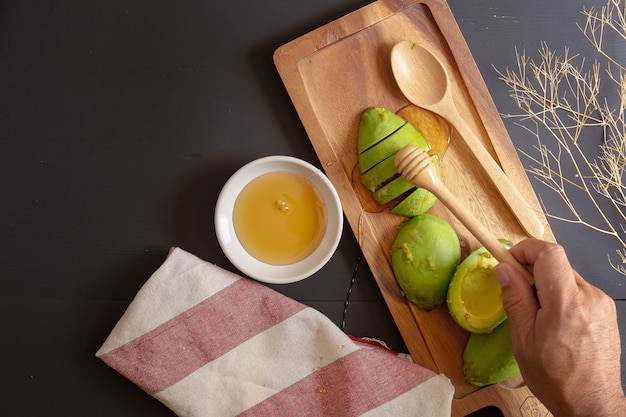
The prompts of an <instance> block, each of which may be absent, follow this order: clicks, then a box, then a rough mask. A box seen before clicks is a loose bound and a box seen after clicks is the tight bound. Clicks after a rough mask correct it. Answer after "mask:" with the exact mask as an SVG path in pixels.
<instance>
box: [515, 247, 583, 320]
mask: <svg viewBox="0 0 626 417" xmlns="http://www.w3.org/2000/svg"><path fill="white" fill-rule="evenodd" d="M510 252H511V254H512V255H513V256H514V257H515V258H516V259H517V260H518V261H519V262H520V263H521V264H522V265H530V266H531V267H532V273H533V276H534V277H535V287H536V289H537V298H538V299H539V303H540V305H541V306H546V305H550V306H553V307H555V308H560V307H563V306H565V305H566V304H567V301H568V300H570V299H571V298H572V297H574V296H575V295H576V294H577V292H578V290H579V282H580V281H581V280H582V278H581V277H580V276H578V274H576V273H575V272H574V271H573V270H572V267H571V265H570V263H569V260H568V259H567V255H566V254H565V250H564V249H563V247H562V246H560V245H558V244H556V243H550V242H545V241H542V240H538V239H528V240H524V241H522V242H520V243H518V244H517V245H515V246H514V247H513V248H511V250H510Z"/></svg>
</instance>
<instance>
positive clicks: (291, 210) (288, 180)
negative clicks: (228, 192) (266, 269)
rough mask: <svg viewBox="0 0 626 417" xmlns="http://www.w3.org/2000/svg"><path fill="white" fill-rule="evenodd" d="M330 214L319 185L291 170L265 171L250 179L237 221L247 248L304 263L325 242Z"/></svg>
mask: <svg viewBox="0 0 626 417" xmlns="http://www.w3.org/2000/svg"><path fill="white" fill-rule="evenodd" d="M326 222H327V213H326V206H325V205H324V201H323V199H322V197H321V195H320V194H319V192H318V191H317V189H316V188H315V187H314V186H313V184H311V182H310V181H309V180H307V179H306V178H304V177H302V176H300V175H298V174H296V173H293V172H288V171H276V172H269V173H266V174H263V175H261V176H259V177H257V178H255V179H253V180H252V181H250V182H249V183H248V184H247V185H246V186H245V187H244V188H243V189H242V190H241V193H240V194H239V196H238V197H237V199H236V201H235V205H234V208H233V225H234V228H235V233H236V234H237V238H238V239H239V242H240V243H241V245H242V246H243V247H244V249H245V250H246V251H247V252H248V253H249V254H250V255H252V256H253V257H255V258H256V259H258V260H259V261H261V262H265V263H268V264H272V265H288V264H292V263H296V262H299V261H301V260H303V259H305V258H306V257H307V256H309V255H310V254H312V253H313V252H314V251H315V249H316V248H317V247H318V246H319V244H320V242H321V241H322V238H323V237H324V233H325V231H326Z"/></svg>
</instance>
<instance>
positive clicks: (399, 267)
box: [391, 213, 461, 311]
mask: <svg viewBox="0 0 626 417" xmlns="http://www.w3.org/2000/svg"><path fill="white" fill-rule="evenodd" d="M460 258H461V246H460V243H459V238H458V236H457V235H456V233H455V232H454V229H453V228H452V226H450V224H449V223H448V222H446V221H445V220H443V219H441V218H439V217H436V216H433V215H431V214H427V213H425V214H421V215H419V216H415V217H411V218H409V219H408V220H406V221H405V222H404V223H402V225H401V226H400V229H399V230H398V234H397V235H396V238H395V240H394V242H393V245H392V247H391V263H392V267H393V272H394V275H395V277H396V280H397V281H398V285H399V286H400V288H401V289H402V292H403V293H404V295H405V296H406V298H407V299H408V300H409V301H411V302H412V303H413V304H415V305H417V306H418V307H419V308H421V309H423V310H427V311H428V310H432V309H434V308H437V307H439V306H441V305H442V304H443V303H444V302H445V300H446V294H447V291H448V286H449V284H450V280H451V279H452V275H453V274H454V271H455V269H456V267H457V266H458V264H459V262H460Z"/></svg>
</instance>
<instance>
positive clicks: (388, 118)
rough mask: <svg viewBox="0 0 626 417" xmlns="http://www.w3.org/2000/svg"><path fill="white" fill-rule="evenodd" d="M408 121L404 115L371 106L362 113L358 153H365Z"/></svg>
mask: <svg viewBox="0 0 626 417" xmlns="http://www.w3.org/2000/svg"><path fill="white" fill-rule="evenodd" d="M405 123H406V120H404V119H403V118H402V117H400V116H398V115H397V114H395V113H392V112H390V111H389V110H387V109H385V108H382V107H370V108H368V109H366V110H365V111H364V112H363V114H361V121H360V123H359V132H358V136H357V139H358V140H357V150H358V153H359V154H360V153H363V151H365V150H366V149H368V148H370V147H372V146H373V145H375V144H376V143H378V142H379V141H381V140H383V139H385V138H386V137H387V136H389V135H391V134H392V133H393V132H395V131H396V130H398V129H399V128H400V127H401V126H403V125H404V124H405Z"/></svg>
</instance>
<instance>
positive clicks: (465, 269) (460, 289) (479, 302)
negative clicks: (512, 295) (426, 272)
mask: <svg viewBox="0 0 626 417" xmlns="http://www.w3.org/2000/svg"><path fill="white" fill-rule="evenodd" d="M497 264H498V261H497V260H496V259H495V258H494V257H493V256H492V255H491V254H490V253H489V252H488V251H487V249H485V248H484V247H481V248H478V249H476V250H475V251H474V252H472V253H471V254H470V255H469V256H468V257H467V258H465V260H464V261H463V262H462V263H461V264H460V265H459V267H458V268H457V270H456V272H455V273H454V276H453V277H452V280H451V281H450V287H449V288H448V297H447V303H448V310H449V311H450V315H451V316H452V318H453V319H454V321H456V322H457V323H458V325H459V326H461V327H462V328H464V329H465V330H467V331H470V332H473V333H488V332H490V331H492V330H493V329H494V328H495V327H496V326H498V325H499V324H500V323H502V321H504V320H505V319H506V312H505V311H504V306H503V305H502V291H501V289H500V284H499V283H498V280H497V278H496V276H495V273H494V272H493V268H494V267H495V266H496V265H497Z"/></svg>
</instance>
